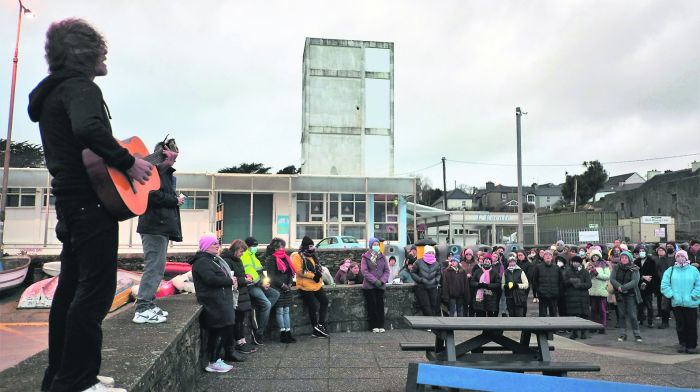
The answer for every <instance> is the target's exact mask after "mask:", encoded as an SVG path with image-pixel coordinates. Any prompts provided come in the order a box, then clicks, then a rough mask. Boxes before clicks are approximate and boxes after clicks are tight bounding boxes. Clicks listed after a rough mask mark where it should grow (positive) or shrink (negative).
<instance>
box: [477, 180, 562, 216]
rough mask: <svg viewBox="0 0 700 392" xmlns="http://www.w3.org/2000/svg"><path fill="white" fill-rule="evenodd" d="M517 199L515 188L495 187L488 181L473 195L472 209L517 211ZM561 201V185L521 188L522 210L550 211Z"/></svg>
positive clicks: (516, 188) (516, 189)
mask: <svg viewBox="0 0 700 392" xmlns="http://www.w3.org/2000/svg"><path fill="white" fill-rule="evenodd" d="M517 199H518V187H517V186H505V185H500V184H499V185H495V184H494V183H493V182H491V181H489V182H487V183H486V187H485V188H483V189H478V190H477V191H476V193H475V194H474V207H475V208H476V209H479V210H483V211H503V212H510V211H517V208H518V203H517ZM561 199H562V196H561V185H554V184H551V183H549V184H543V185H537V184H535V186H534V187H532V186H523V202H524V204H523V206H524V210H537V211H543V210H548V209H549V210H551V209H552V206H554V205H555V204H556V203H557V202H559V201H560V200H561Z"/></svg>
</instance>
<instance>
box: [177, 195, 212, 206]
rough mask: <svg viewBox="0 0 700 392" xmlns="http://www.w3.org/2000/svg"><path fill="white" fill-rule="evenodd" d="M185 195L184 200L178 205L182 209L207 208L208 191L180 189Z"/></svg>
mask: <svg viewBox="0 0 700 392" xmlns="http://www.w3.org/2000/svg"><path fill="white" fill-rule="evenodd" d="M181 193H182V194H183V195H185V196H186V197H185V202H184V203H183V204H182V206H180V209H183V210H208V209H209V192H208V191H181Z"/></svg>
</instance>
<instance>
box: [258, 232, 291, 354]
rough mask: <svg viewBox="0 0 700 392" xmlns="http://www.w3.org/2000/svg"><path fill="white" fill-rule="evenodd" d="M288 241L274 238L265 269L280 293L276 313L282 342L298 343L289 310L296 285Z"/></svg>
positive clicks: (269, 247) (271, 283)
mask: <svg viewBox="0 0 700 392" xmlns="http://www.w3.org/2000/svg"><path fill="white" fill-rule="evenodd" d="M286 245H287V243H286V242H285V241H284V240H283V239H281V238H273V239H272V241H270V245H269V246H268V254H267V257H266V258H265V269H266V270H267V271H268V273H269V274H270V286H272V287H274V288H275V289H276V290H277V291H279V293H280V297H279V299H278V300H277V302H276V303H275V315H276V318H277V326H278V327H279V329H280V342H282V343H296V341H297V340H296V339H295V338H294V337H293V336H292V320H291V319H290V316H289V310H290V307H291V306H292V303H293V302H294V297H292V286H294V275H295V271H294V266H293V265H292V260H291V259H290V258H289V256H288V255H287V252H286V251H285V247H286Z"/></svg>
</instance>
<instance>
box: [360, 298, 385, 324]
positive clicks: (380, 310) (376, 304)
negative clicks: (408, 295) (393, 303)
mask: <svg viewBox="0 0 700 392" xmlns="http://www.w3.org/2000/svg"><path fill="white" fill-rule="evenodd" d="M362 293H363V294H364V295H365V306H366V308H367V320H368V322H369V329H374V328H384V290H382V289H364V290H362Z"/></svg>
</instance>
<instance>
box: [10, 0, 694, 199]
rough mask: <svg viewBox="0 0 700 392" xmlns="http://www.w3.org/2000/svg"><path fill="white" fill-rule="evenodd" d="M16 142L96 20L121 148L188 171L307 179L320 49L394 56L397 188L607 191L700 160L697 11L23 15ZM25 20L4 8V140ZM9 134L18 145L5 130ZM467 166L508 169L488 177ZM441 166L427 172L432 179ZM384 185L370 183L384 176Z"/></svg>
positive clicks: (419, 9) (151, 9) (77, 5)
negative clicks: (168, 138) (68, 30)
mask: <svg viewBox="0 0 700 392" xmlns="http://www.w3.org/2000/svg"><path fill="white" fill-rule="evenodd" d="M25 5H26V6H27V7H29V8H31V9H32V10H33V11H34V12H35V13H36V15H37V17H36V18H35V19H33V20H29V21H28V20H25V21H24V23H23V26H22V36H21V42H20V62H19V73H18V81H17V93H16V94H17V96H16V101H15V117H14V119H15V124H14V131H13V140H16V141H22V140H28V141H30V142H34V143H39V142H40V138H39V132H38V127H37V126H36V125H35V124H32V123H31V122H30V121H29V119H28V117H27V114H26V107H27V94H28V93H29V91H30V90H31V89H32V88H33V87H34V86H35V85H36V83H37V82H38V81H39V80H41V79H42V78H43V77H44V76H45V75H46V72H47V67H46V64H45V61H44V58H43V54H44V53H43V47H44V35H45V32H46V29H47V27H48V25H49V24H50V23H51V22H52V21H56V20H60V19H63V18H67V17H81V18H84V19H86V20H88V21H89V22H91V23H93V24H94V25H95V26H96V27H97V28H98V29H99V30H100V31H101V32H102V33H103V34H104V35H105V37H106V38H107V40H108V44H109V54H108V61H107V64H108V67H109V75H108V76H106V77H103V78H98V79H96V82H97V83H98V84H99V85H100V86H101V88H102V91H103V93H104V96H105V99H106V101H107V103H108V105H109V107H110V109H111V113H112V116H113V120H112V126H113V129H114V132H115V136H116V137H118V138H126V137H128V136H131V135H139V136H141V137H142V138H143V139H144V140H145V141H146V144H148V145H153V144H154V143H155V142H156V141H158V140H159V139H162V138H163V137H164V136H165V133H170V134H171V135H173V136H175V137H176V139H177V142H178V145H179V146H180V149H181V155H180V157H179V159H178V164H177V167H178V169H179V170H180V171H188V172H189V171H209V172H213V171H217V170H218V169H220V168H222V167H225V166H231V165H234V164H238V163H240V162H251V161H255V162H263V163H265V164H267V165H269V166H272V167H273V170H275V171H276V170H278V169H280V168H282V167H284V166H287V165H290V164H294V165H297V166H298V165H299V161H300V155H301V145H300V137H301V98H302V94H301V86H302V67H301V66H302V52H303V48H304V39H305V37H320V38H339V39H355V40H372V41H390V42H394V43H395V60H394V61H395V96H394V100H395V133H396V173H397V174H408V173H418V174H421V175H424V176H427V177H428V178H430V179H431V181H432V183H433V185H441V183H442V176H441V166H440V165H438V163H439V162H440V158H441V157H442V156H445V157H446V158H447V159H448V160H450V161H448V164H447V182H448V186H449V187H452V186H454V183H455V181H456V182H457V183H458V184H468V185H472V186H474V185H475V186H480V187H483V186H484V183H485V182H486V181H488V180H492V181H494V182H495V183H502V184H507V185H514V184H515V183H516V179H517V177H516V168H515V162H516V147H515V146H516V142H515V141H516V138H515V107H516V106H520V107H522V108H523V110H524V111H525V112H527V113H528V114H527V115H526V116H524V117H523V122H522V129H523V163H524V164H526V165H528V164H530V165H536V164H561V165H567V164H574V165H573V166H568V167H564V166H560V167H536V166H526V167H524V169H523V182H524V184H527V185H529V184H531V183H532V182H538V183H546V182H555V183H559V182H563V180H564V172H565V171H567V170H568V171H569V172H570V173H579V172H581V171H583V168H582V167H581V166H580V165H579V164H580V163H581V162H583V161H586V160H593V159H598V160H600V161H602V162H612V161H627V160H634V159H646V158H655V157H666V156H676V155H684V154H698V155H694V156H688V157H683V158H675V159H665V160H656V161H647V162H637V163H627V164H608V165H604V166H605V168H606V169H607V171H608V173H609V174H610V175H616V174H622V173H626V172H631V171H636V172H638V173H640V174H642V175H645V174H646V171H647V170H651V169H658V170H666V169H672V170H677V169H683V168H686V167H688V166H689V164H690V162H692V161H693V160H694V159H698V160H700V50H698V47H699V46H700V43H699V41H698V40H699V38H700V2H698V1H694V0H688V1H672V2H669V1H640V0H634V1H591V0H585V1H554V0H552V1H529V2H523V1H497V2H494V1H465V0H458V1H438V2H433V1H420V2H418V1H406V0H403V1H378V0H374V1H360V0H357V1H353V2H347V1H343V2H339V1H316V2H311V1H264V2H253V1H249V2H242V1H217V0H211V1H207V2H198V1H180V0H168V1H165V0H159V1H155V0H140V1H136V0H133V1H117V0H114V1H109V2H106V1H88V0H61V1H48V0H26V1H25ZM17 7H18V6H17V3H16V1H13V0H3V1H2V2H0V59H1V60H2V62H1V63H0V114H2V117H0V118H2V121H0V123H2V124H6V122H5V121H6V118H7V113H8V101H9V99H8V98H9V94H10V76H11V66H12V62H11V58H12V53H13V50H14V43H15V31H16V30H15V29H16V22H17ZM1 134H2V135H3V137H4V135H5V129H4V128H3V129H2V131H1ZM454 161H467V162H481V163H491V164H503V165H511V166H492V165H474V164H464V163H457V162H454ZM431 165H434V166H433V167H431V168H429V169H426V170H421V171H419V170H418V169H423V168H426V167H429V166H431ZM370 174H371V173H370Z"/></svg>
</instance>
